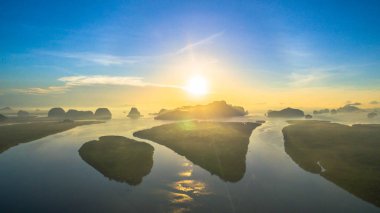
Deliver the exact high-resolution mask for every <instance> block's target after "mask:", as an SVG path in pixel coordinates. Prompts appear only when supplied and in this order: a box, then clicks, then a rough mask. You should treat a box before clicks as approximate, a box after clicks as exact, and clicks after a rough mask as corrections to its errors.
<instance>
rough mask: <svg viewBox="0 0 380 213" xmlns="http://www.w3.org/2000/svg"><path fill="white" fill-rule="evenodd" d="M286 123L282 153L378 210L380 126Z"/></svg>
mask: <svg viewBox="0 0 380 213" xmlns="http://www.w3.org/2000/svg"><path fill="white" fill-rule="evenodd" d="M289 123H290V124H291V125H289V126H287V127H285V128H284V129H283V134H284V140H285V152H286V153H287V154H288V155H289V156H290V157H291V158H292V159H293V161H294V162H295V163H297V164H298V165H299V166H300V167H301V168H302V169H304V170H306V171H308V172H311V173H316V174H320V175H321V176H322V177H324V178H326V179H327V180H329V181H331V182H333V183H334V184H336V185H338V186H340V187H342V188H343V189H345V190H347V191H348V192H350V193H352V194H354V195H355V196H357V197H359V198H361V199H363V200H366V201H368V202H371V203H373V204H374V205H376V206H378V207H380V124H357V125H353V126H347V125H342V124H337V123H330V122H327V121H289Z"/></svg>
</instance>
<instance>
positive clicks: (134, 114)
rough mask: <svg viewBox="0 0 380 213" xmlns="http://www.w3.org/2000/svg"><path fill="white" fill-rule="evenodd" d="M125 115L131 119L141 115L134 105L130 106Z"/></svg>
mask: <svg viewBox="0 0 380 213" xmlns="http://www.w3.org/2000/svg"><path fill="white" fill-rule="evenodd" d="M127 117H128V118H132V119H137V118H140V117H141V114H140V112H139V110H138V109H137V108H136V107H132V108H131V110H130V111H129V113H128V115H127Z"/></svg>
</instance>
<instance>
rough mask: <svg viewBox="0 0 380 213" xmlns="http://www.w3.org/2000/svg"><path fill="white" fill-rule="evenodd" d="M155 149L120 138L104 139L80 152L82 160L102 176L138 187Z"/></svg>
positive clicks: (84, 147) (90, 142)
mask: <svg viewBox="0 0 380 213" xmlns="http://www.w3.org/2000/svg"><path fill="white" fill-rule="evenodd" d="M153 151H154V148H153V147H152V146H151V145H149V144H147V143H144V142H139V141H135V140H133V139H129V138H125V137H121V136H103V137H100V138H99V140H97V141H96V140H94V141H89V142H87V143H85V144H83V145H82V147H81V148H80V149H79V155H80V156H81V158H82V159H83V160H84V161H86V162H87V163H88V164H90V165H91V166H92V167H94V168H95V169H96V170H98V171H99V172H100V173H102V174H103V175H104V176H106V177H108V178H110V179H112V180H116V181H119V182H126V183H128V184H130V185H138V184H140V183H141V182H142V179H143V177H144V176H146V175H148V174H149V173H150V170H151V169H152V166H153Z"/></svg>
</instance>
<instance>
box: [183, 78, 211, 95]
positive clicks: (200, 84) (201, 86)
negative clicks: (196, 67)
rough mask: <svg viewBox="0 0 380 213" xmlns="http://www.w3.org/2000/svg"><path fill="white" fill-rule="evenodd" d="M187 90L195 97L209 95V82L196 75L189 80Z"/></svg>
mask: <svg viewBox="0 0 380 213" xmlns="http://www.w3.org/2000/svg"><path fill="white" fill-rule="evenodd" d="M185 90H186V91H187V92H188V93H189V94H191V95H194V96H203V95H206V94H208V93H209V88H208V82H207V80H206V79H205V78H204V77H203V76H200V75H195V76H193V77H191V78H190V79H189V81H188V82H187V84H186V86H185Z"/></svg>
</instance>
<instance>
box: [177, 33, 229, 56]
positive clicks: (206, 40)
mask: <svg viewBox="0 0 380 213" xmlns="http://www.w3.org/2000/svg"><path fill="white" fill-rule="evenodd" d="M223 34H224V32H223V31H222V32H218V33H214V34H212V35H210V36H208V37H207V38H204V39H202V40H199V41H197V42H194V43H190V44H187V45H186V46H184V47H182V48H181V49H179V50H178V51H176V54H181V53H184V52H186V51H188V50H192V49H193V48H196V47H198V46H202V45H205V44H209V43H210V42H212V41H213V40H214V39H216V38H218V37H220V36H222V35H223Z"/></svg>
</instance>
